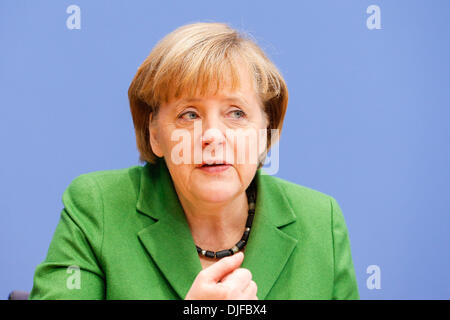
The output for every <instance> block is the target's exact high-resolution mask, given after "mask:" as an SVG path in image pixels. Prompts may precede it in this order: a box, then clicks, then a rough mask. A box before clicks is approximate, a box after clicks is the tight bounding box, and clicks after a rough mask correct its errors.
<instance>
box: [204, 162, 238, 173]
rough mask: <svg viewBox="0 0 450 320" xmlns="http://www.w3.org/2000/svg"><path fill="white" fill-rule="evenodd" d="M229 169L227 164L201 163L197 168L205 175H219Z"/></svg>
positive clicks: (229, 165)
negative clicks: (205, 173)
mask: <svg viewBox="0 0 450 320" xmlns="http://www.w3.org/2000/svg"><path fill="white" fill-rule="evenodd" d="M229 167H231V164H228V163H211V164H208V163H202V164H201V165H200V166H199V167H198V168H199V169H200V170H202V171H204V172H207V173H219V172H223V171H225V170H227V169H228V168H229Z"/></svg>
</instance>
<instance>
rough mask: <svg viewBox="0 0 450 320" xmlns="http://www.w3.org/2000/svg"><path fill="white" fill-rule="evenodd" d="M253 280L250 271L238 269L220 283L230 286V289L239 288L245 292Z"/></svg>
mask: <svg viewBox="0 0 450 320" xmlns="http://www.w3.org/2000/svg"><path fill="white" fill-rule="evenodd" d="M251 280H252V273H251V272H250V270H248V269H245V268H238V269H235V270H234V271H232V272H231V273H229V274H227V275H226V276H225V277H224V278H222V280H221V281H220V282H221V283H222V284H224V285H225V286H226V285H230V287H239V288H240V290H241V291H243V290H244V289H245V288H246V287H247V286H248V285H249V284H250V281H251Z"/></svg>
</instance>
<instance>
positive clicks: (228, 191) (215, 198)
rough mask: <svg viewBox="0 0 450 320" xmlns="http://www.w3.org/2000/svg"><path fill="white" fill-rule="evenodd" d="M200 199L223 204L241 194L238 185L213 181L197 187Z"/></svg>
mask: <svg viewBox="0 0 450 320" xmlns="http://www.w3.org/2000/svg"><path fill="white" fill-rule="evenodd" d="M196 189H197V190H198V192H197V194H198V195H199V198H201V199H202V200H204V201H209V202H223V201H227V200H229V199H230V198H232V197H234V196H235V195H236V194H237V193H238V192H239V187H238V186H237V185H236V183H233V182H231V183H227V182H224V181H211V182H208V183H204V184H202V185H199V186H197V188H196Z"/></svg>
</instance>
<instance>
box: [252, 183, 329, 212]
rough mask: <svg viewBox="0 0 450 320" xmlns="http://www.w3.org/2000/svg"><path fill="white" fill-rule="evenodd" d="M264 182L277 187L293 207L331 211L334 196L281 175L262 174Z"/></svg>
mask: <svg viewBox="0 0 450 320" xmlns="http://www.w3.org/2000/svg"><path fill="white" fill-rule="evenodd" d="M261 178H262V181H263V183H265V184H267V185H271V186H272V187H276V188H277V189H278V190H279V191H280V192H281V194H282V195H283V196H285V197H286V198H287V200H288V201H289V204H290V205H291V207H292V208H294V209H295V208H301V209H314V211H315V212H317V211H326V212H330V208H331V205H332V202H333V201H335V199H334V198H333V196H331V195H328V194H326V193H324V192H321V191H318V190H316V189H313V188H310V187H307V186H304V185H300V184H297V183H294V182H291V181H288V180H285V179H282V178H279V177H275V176H270V175H262V176H261Z"/></svg>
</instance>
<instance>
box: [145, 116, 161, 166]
mask: <svg viewBox="0 0 450 320" xmlns="http://www.w3.org/2000/svg"><path fill="white" fill-rule="evenodd" d="M158 129H159V128H158V124H157V121H156V119H154V118H153V113H150V119H149V122H148V130H149V134H150V147H151V148H152V151H153V153H154V154H155V155H156V156H157V157H160V158H161V157H162V156H163V152H162V150H161V145H160V141H159V134H158Z"/></svg>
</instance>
